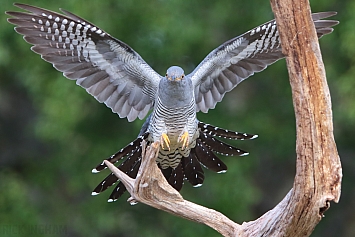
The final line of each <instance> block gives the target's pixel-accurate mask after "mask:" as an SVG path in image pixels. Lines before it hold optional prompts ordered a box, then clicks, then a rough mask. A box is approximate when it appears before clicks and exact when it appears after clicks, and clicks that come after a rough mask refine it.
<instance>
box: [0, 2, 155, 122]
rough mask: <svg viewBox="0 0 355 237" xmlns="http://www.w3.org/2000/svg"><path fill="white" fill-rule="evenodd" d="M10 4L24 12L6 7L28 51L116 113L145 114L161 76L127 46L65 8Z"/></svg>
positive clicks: (133, 117) (127, 114) (123, 114)
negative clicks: (28, 47)
mask: <svg viewBox="0 0 355 237" xmlns="http://www.w3.org/2000/svg"><path fill="white" fill-rule="evenodd" d="M15 6H17V7H19V8H22V9H24V10H27V11H29V13H25V12H13V11H9V12H6V13H7V14H8V15H10V16H12V17H13V18H9V19H8V21H9V22H10V23H12V24H14V25H16V27H15V30H16V31H17V32H18V33H19V34H22V35H24V39H25V40H26V41H27V42H28V43H30V44H33V45H34V46H32V48H31V49H32V50H33V51H34V52H36V53H38V54H40V55H41V57H42V58H43V59H44V60H46V61H48V62H50V63H52V64H53V66H54V67H55V68H56V69H57V70H59V71H61V72H63V74H64V76H66V77H67V78H69V79H73V80H76V83H77V84H78V85H80V86H82V87H83V88H85V89H86V91H87V92H88V93H90V94H91V95H93V96H94V97H95V98H96V99H97V100H98V101H99V102H101V103H105V104H106V105H107V106H108V107H109V108H111V109H112V111H113V112H114V113H117V114H118V115H119V116H120V117H121V118H124V117H127V119H128V121H133V120H135V119H136V118H137V117H138V118H140V119H143V118H144V117H145V116H146V114H147V113H148V111H149V109H151V108H152V106H153V103H154V98H155V93H156V91H157V88H158V84H159V80H160V78H161V76H160V75H159V74H158V73H156V72H155V71H154V70H153V69H152V68H151V67H150V66H149V65H148V64H147V63H146V62H145V61H144V60H143V59H142V58H141V56H139V54H138V53H136V52H135V51H134V50H133V49H132V48H131V47H129V46H128V45H127V44H125V43H123V42H122V41H120V40H118V39H115V38H113V37H111V36H110V35H109V34H107V33H106V32H104V31H103V30H101V29H99V28H98V27H96V26H94V25H93V24H91V23H89V22H88V21H86V20H84V19H82V18H80V17H78V16H76V15H74V14H72V13H70V12H67V11H65V10H62V12H63V13H65V14H66V15H62V14H59V13H56V12H52V11H49V10H45V9H41V8H38V7H33V6H29V5H25V4H18V3H16V4H15Z"/></svg>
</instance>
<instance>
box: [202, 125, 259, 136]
mask: <svg viewBox="0 0 355 237" xmlns="http://www.w3.org/2000/svg"><path fill="white" fill-rule="evenodd" d="M198 127H199V129H200V130H201V132H202V133H204V134H208V135H212V136H215V137H221V138H227V139H232V140H249V139H254V138H257V137H258V135H253V134H248V133H241V132H234V131H229V130H226V129H223V128H219V127H215V126H213V125H211V124H207V123H204V122H201V121H199V122H198Z"/></svg>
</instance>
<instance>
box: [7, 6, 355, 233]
mask: <svg viewBox="0 0 355 237" xmlns="http://www.w3.org/2000/svg"><path fill="white" fill-rule="evenodd" d="M12 3H13V2H12V1H9V0H3V1H2V3H1V6H0V12H1V14H0V29H1V34H0V42H1V43H0V72H1V73H0V192H1V194H0V235H1V236H58V237H61V236H73V237H75V236H78V237H79V236H90V237H96V236H107V237H110V236H122V237H130V236H132V237H134V236H147V237H149V236H154V237H165V236H205V237H208V236H218V233H217V232H215V231H214V230H212V229H210V228H209V227H207V226H204V225H201V224H197V223H193V222H189V221H187V220H184V219H181V218H178V217H175V216H172V215H170V214H167V213H165V212H162V211H158V210H155V209H154V208H151V207H149V206H146V205H143V204H138V205H136V206H130V205H129V204H128V203H127V202H126V200H127V198H128V197H129V195H128V194H127V193H126V194H125V195H124V196H123V197H121V198H120V199H119V200H118V201H117V202H114V203H107V198H108V196H109V195H110V192H111V191H112V188H111V189H109V190H108V191H106V192H104V193H102V194H100V195H99V196H95V197H93V196H91V195H90V194H91V191H92V189H93V188H94V187H96V185H97V184H98V183H99V182H100V181H101V180H102V179H103V178H104V177H106V175H107V174H108V172H102V173H99V174H92V173H91V169H92V168H94V167H95V166H96V165H97V164H98V163H100V162H101V161H102V160H103V159H105V158H107V157H109V156H110V155H111V154H114V153H115V152H116V151H118V150H120V149H121V148H122V147H123V146H125V145H126V144H128V143H129V142H131V141H132V140H133V139H134V138H135V137H136V135H137V134H138V132H139V129H140V126H141V125H142V121H135V122H132V123H128V122H127V120H126V119H120V118H119V117H118V116H117V115H116V114H113V113H112V112H111V110H110V109H109V108H107V107H106V106H105V105H103V104H100V103H98V102H97V101H96V100H95V99H94V98H93V97H91V96H90V95H89V94H87V93H86V91H85V90H83V89H82V88H80V87H78V86H76V85H75V82H73V81H70V80H67V79H65V78H64V77H63V76H62V74H61V73H60V72H58V71H56V70H55V69H54V68H53V67H52V65H51V64H49V63H46V62H44V61H43V60H41V59H40V56H38V55H36V54H35V53H33V52H31V51H30V45H29V44H27V43H25V41H24V40H23V39H22V37H21V36H20V35H18V34H17V33H15V31H14V30H13V26H12V25H11V24H9V23H7V22H6V18H7V16H6V15H5V14H4V12H5V11H6V10H18V9H16V8H15V7H14V6H12ZM23 3H28V4H32V5H36V6H39V7H43V8H47V9H50V10H54V11H59V8H63V9H66V10H69V11H71V12H73V13H75V14H77V15H79V16H81V17H83V18H85V19H87V20H88V21H90V22H94V23H95V24H96V25H97V26H99V27H101V28H102V29H104V30H105V31H106V32H108V33H110V34H111V35H112V36H114V37H116V38H118V39H120V40H122V41H124V42H126V43H127V44H129V45H130V46H131V47H133V48H134V49H135V50H136V51H137V52H138V53H139V54H140V55H141V56H142V57H143V58H144V59H145V60H146V62H147V63H149V64H150V65H151V66H152V67H153V68H154V69H155V70H156V71H157V72H158V73H160V74H161V75H164V74H165V72H166V69H167V68H168V67H169V66H171V65H180V66H182V67H183V68H184V69H185V72H186V73H189V72H190V71H191V70H192V69H193V68H194V67H195V66H197V64H198V63H199V62H200V61H201V60H202V59H203V58H204V57H205V56H206V55H207V54H208V53H209V52H210V51H211V50H213V49H214V48H216V47H217V46H219V45H220V44H221V43H223V42H225V41H227V40H229V39H231V38H233V37H235V36H238V35H240V34H242V33H244V32H246V31H248V30H249V29H252V28H254V27H256V26H258V25H260V24H262V23H264V22H266V21H269V20H271V19H273V13H272V11H271V7H270V3H269V1H266V0H252V1H236V0H233V1H232V0H219V1H212V0H195V1H178V0H168V1H162V0H148V1H147V0H105V1H94V0H85V1H84V0H77V1H73V0H62V1H60V3H59V1H54V0H32V1H30V0H23ZM311 7H312V11H313V12H319V11H337V12H338V15H337V16H336V17H333V19H337V20H340V22H341V23H340V25H338V26H336V27H335V31H334V32H333V33H332V34H331V35H327V36H325V37H323V38H322V39H321V40H320V45H321V49H322V54H323V60H324V64H325V67H326V71H327V78H328V83H329V87H330V92H331V96H332V103H333V116H334V133H335V139H336V142H337V147H338V150H339V154H340V157H341V161H342V165H343V174H344V177H343V182H342V195H341V199H340V203H339V204H334V203H331V208H330V209H329V210H328V211H327V212H326V213H325V218H323V220H322V221H321V222H320V224H319V225H318V226H317V227H316V229H315V231H314V233H313V234H312V236H315V237H320V236H323V237H328V236H329V237H330V236H349V237H350V236H355V215H354V210H355V198H354V197H355V188H354V181H355V144H354V138H353V134H354V132H355V122H354V121H355V93H354V91H353V90H354V89H355V78H354V75H355V64H354V63H355V57H354V55H355V29H354V25H355V14H354V12H355V1H353V0H343V1H337V0H318V1H311ZM198 118H199V119H200V120H202V121H204V122H207V123H211V124H214V125H216V126H219V127H223V128H227V129H229V130H235V131H239V132H247V133H254V134H258V135H259V138H258V139H255V140H252V141H238V142H234V143H233V144H234V145H236V146H238V147H240V148H242V149H244V150H247V151H249V152H250V155H249V156H246V157H222V158H223V161H225V163H226V164H227V165H228V168H229V169H228V172H227V173H225V174H215V173H213V172H211V171H209V170H205V175H206V179H205V183H204V185H203V186H202V187H200V188H192V187H191V185H190V184H189V183H187V184H185V185H184V188H183V190H182V195H183V196H184V198H185V199H187V200H190V201H193V202H196V203H198V204H201V205H204V206H207V207H209V208H213V209H216V210H218V211H221V212H222V213H224V214H225V215H226V216H228V217H229V218H231V219H232V220H234V221H236V222H238V223H242V222H243V221H249V220H253V219H256V218H258V217H259V216H261V215H262V214H263V213H265V212H266V211H268V210H270V209H272V208H273V207H274V206H275V205H276V204H277V203H279V201H280V200H282V198H283V197H284V196H285V195H286V194H287V192H288V191H289V190H290V189H291V187H292V184H293V179H294V175H295V118H294V111H293V106H292V98H291V90H290V86H289V81H288V74H287V69H286V64H285V60H281V61H278V62H277V63H275V64H274V65H272V66H271V67H269V68H268V69H267V70H265V71H263V72H261V73H258V74H256V75H254V76H252V77H251V78H249V79H248V80H246V81H245V82H243V83H241V84H240V85H239V86H238V87H237V88H235V89H234V90H233V91H232V92H230V93H228V94H227V95H226V96H225V98H224V100H223V101H222V102H221V103H219V104H217V107H216V109H214V110H210V111H209V113H208V114H202V113H199V114H198Z"/></svg>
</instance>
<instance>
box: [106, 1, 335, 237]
mask: <svg viewBox="0 0 355 237" xmlns="http://www.w3.org/2000/svg"><path fill="white" fill-rule="evenodd" d="M270 2H271V6H272V8H273V11H274V13H275V18H276V23H277V28H278V31H279V34H280V38H281V43H282V49H283V53H284V55H286V61H287V66H288V70H289V75H290V84H291V88H292V96H293V105H294V108H295V117H296V131H297V139H296V154H297V162H296V176H295V181H294V184H293V188H292V189H291V190H290V191H289V192H288V194H287V195H286V196H285V197H284V199H283V200H282V201H281V202H280V203H279V204H278V205H277V206H276V207H274V208H273V209H272V210H270V211H268V212H267V213H265V214H264V215H263V216H261V217H260V218H258V219H257V220H255V221H250V222H244V223H243V224H241V225H240V224H237V223H235V222H233V221H231V220H230V219H228V218H227V217H226V216H224V215H223V214H221V213H219V212H217V211H215V210H212V209H209V208H206V207H203V206H200V205H197V204H194V203H192V202H189V201H186V200H184V199H183V197H182V196H181V195H180V193H179V192H178V191H176V190H175V189H174V188H172V187H171V186H170V185H169V184H168V182H167V181H166V179H165V178H164V176H163V174H162V173H161V171H160V169H159V168H158V166H157V164H156V157H157V154H158V150H159V142H158V143H154V144H152V145H151V146H149V147H146V144H145V143H143V144H142V145H143V149H142V151H143V152H144V153H143V154H142V162H141V166H140V168H139V171H138V175H137V177H136V179H132V178H130V177H129V176H127V175H126V174H125V173H123V172H121V171H120V170H119V169H118V168H116V166H114V165H113V164H111V163H110V162H108V161H105V164H106V165H107V166H108V168H109V169H110V170H111V171H112V172H113V173H114V174H115V175H116V176H117V177H118V178H119V179H120V180H121V182H123V184H124V185H125V186H126V188H127V190H128V192H129V193H130V194H131V197H130V198H129V199H128V201H129V202H130V203H131V204H134V203H137V202H142V203H145V204H147V205H150V206H152V207H155V208H157V209H160V210H164V211H167V212H169V213H171V214H174V215H177V216H180V217H183V218H186V219H188V220H192V221H196V222H199V223H203V224H206V225H208V226H210V227H211V228H213V229H215V230H216V231H218V232H219V233H221V234H222V235H223V236H230V237H232V236H234V237H235V236H240V237H246V236H255V237H259V236H273V237H274V236H282V237H285V236H290V237H298V236H300V237H301V236H302V237H303V236H309V235H310V234H311V233H312V231H313V230H314V228H315V226H316V225H317V224H318V222H319V221H320V220H321V219H322V217H323V216H324V212H325V211H326V210H327V209H328V208H329V207H330V202H331V201H334V202H338V201H339V198H340V190H341V179H342V169H341V164H340V158H339V156H338V153H337V148H336V144H335V141H334V135H333V122H332V110H331V101H330V94H329V88H328V85H327V81H326V76H325V69H324V65H323V62H322V57H321V53H320V49H319V45H318V38H317V35H316V31H315V29H314V26H313V21H312V19H311V10H310V6H309V2H308V0H298V1H294V0H270Z"/></svg>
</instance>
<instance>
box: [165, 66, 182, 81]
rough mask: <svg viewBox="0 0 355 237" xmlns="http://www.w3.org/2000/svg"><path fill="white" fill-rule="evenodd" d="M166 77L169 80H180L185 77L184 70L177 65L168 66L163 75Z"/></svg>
mask: <svg viewBox="0 0 355 237" xmlns="http://www.w3.org/2000/svg"><path fill="white" fill-rule="evenodd" d="M165 77H166V79H168V80H169V81H175V82H178V81H181V80H182V79H184V77H185V73H184V70H183V69H182V68H181V67H178V66H172V67H169V68H168V70H167V71H166V75H165Z"/></svg>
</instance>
